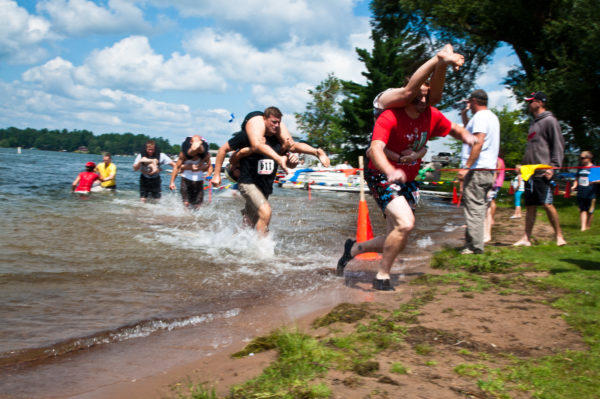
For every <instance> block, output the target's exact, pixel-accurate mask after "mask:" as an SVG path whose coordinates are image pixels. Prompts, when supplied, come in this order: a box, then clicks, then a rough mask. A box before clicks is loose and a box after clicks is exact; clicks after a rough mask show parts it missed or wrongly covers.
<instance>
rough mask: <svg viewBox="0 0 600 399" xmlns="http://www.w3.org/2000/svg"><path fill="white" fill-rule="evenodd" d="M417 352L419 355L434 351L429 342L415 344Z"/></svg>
mask: <svg viewBox="0 0 600 399" xmlns="http://www.w3.org/2000/svg"><path fill="white" fill-rule="evenodd" d="M415 352H417V355H421V356H427V355H430V354H431V352H433V347H432V346H431V345H428V344H417V345H415Z"/></svg>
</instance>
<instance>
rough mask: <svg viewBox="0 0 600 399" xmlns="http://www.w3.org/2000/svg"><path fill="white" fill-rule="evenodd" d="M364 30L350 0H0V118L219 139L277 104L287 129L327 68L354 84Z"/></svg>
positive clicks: (484, 79)
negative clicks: (252, 115) (231, 119)
mask: <svg viewBox="0 0 600 399" xmlns="http://www.w3.org/2000/svg"><path fill="white" fill-rule="evenodd" d="M369 36H370V26H369V8H368V1H360V0H328V1H325V2H323V1H321V0H260V1H258V0H245V1H243V2H241V1H238V0H168V1H167V0H108V1H89V0H43V1H37V2H36V1H22V0H21V1H14V0H0V92H1V93H2V96H0V127H9V126H15V127H19V128H25V127H33V128H49V129H63V128H65V129H68V130H73V129H87V130H91V131H93V132H94V133H96V134H101V133H109V132H116V133H124V132H132V133H136V134H137V133H143V134H148V135H150V136H162V137H164V138H167V139H169V140H170V141H171V143H172V144H175V143H179V142H180V141H182V140H183V139H184V138H185V137H186V136H188V135H190V134H196V133H197V134H200V135H202V136H204V137H205V138H206V139H208V140H209V141H210V142H215V143H217V144H222V143H224V142H225V141H226V140H227V139H228V138H229V136H230V134H231V133H232V132H234V131H236V130H237V129H238V128H239V123H240V122H241V119H242V118H243V117H244V115H245V114H246V113H248V112H250V111H253V110H257V109H259V110H260V109H264V108H265V107H267V106H269V105H276V106H278V107H279V108H280V109H281V110H282V111H283V113H284V115H285V116H284V122H285V123H286V124H287V125H288V127H289V128H290V130H291V131H292V133H296V124H295V121H294V118H293V114H294V112H303V111H304V107H305V105H306V103H307V102H308V101H309V100H310V97H309V95H308V93H307V90H308V89H311V88H314V87H315V86H316V85H317V84H318V83H319V82H321V81H322V80H323V79H324V78H325V77H326V76H327V74H328V73H330V72H333V73H334V74H335V75H336V76H337V77H339V78H342V79H349V80H354V81H356V82H359V83H364V78H363V77H362V75H361V72H362V71H363V65H362V64H361V63H360V62H359V61H358V59H357V57H356V53H355V51H354V49H355V48H356V47H361V48H371V41H370V38H369ZM517 62H518V61H517V59H516V57H515V56H514V55H513V54H512V53H511V51H510V50H509V49H507V48H503V49H501V50H500V51H498V53H497V55H496V57H495V58H494V62H493V63H492V64H491V65H490V66H489V68H488V69H487V70H486V71H485V73H484V74H482V76H481V77H480V78H479V79H478V81H477V85H478V86H479V87H481V88H484V89H485V90H487V91H488V94H489V96H490V105H491V106H492V107H495V106H498V107H500V106H503V105H504V104H507V105H509V107H515V106H517V104H516V102H515V101H514V99H512V98H511V97H510V92H509V91H507V90H506V89H504V88H503V87H502V86H501V84H500V82H501V81H502V78H503V77H504V76H505V74H506V72H507V71H508V70H509V69H510V67H511V66H512V65H514V64H516V63H517ZM449 73H451V72H449ZM230 113H234V114H235V116H236V120H235V121H234V122H233V123H229V122H228V121H229V115H230ZM446 115H447V116H448V117H449V118H450V119H451V120H453V121H455V122H459V120H458V115H457V114H456V113H447V114H446ZM432 144H433V143H432ZM442 145H443V143H442V142H440V143H435V145H434V146H433V148H432V147H431V146H430V148H432V150H431V151H432V153H433V152H436V151H439V150H438V149H437V147H440V146H442Z"/></svg>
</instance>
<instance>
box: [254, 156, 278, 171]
mask: <svg viewBox="0 0 600 399" xmlns="http://www.w3.org/2000/svg"><path fill="white" fill-rule="evenodd" d="M274 170H275V161H273V160H272V159H260V160H259V161H258V171H257V172H258V174H259V175H270V174H271V173H273V171H274Z"/></svg>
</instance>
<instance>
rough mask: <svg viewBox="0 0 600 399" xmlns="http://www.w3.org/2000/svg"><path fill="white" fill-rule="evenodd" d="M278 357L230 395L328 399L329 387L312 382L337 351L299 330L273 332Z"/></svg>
mask: <svg viewBox="0 0 600 399" xmlns="http://www.w3.org/2000/svg"><path fill="white" fill-rule="evenodd" d="M269 341H273V342H274V343H275V348H276V350H277V352H278V358H277V360H276V361H275V362H274V363H273V364H271V365H270V366H269V367H267V368H266V369H265V370H264V371H263V373H262V374H261V375H260V376H258V377H256V378H254V379H252V380H250V381H248V382H246V383H244V384H242V385H239V386H235V387H233V388H232V389H231V393H230V396H229V398H232V399H238V398H240V399H241V398H298V397H300V398H328V397H329V396H330V395H331V392H330V390H329V388H327V387H326V386H324V385H323V384H312V385H311V384H310V382H311V381H313V380H314V379H315V378H317V377H319V376H322V375H323V374H324V373H325V372H326V371H327V370H328V368H329V367H330V366H331V364H332V361H333V360H334V359H335V358H336V357H337V354H336V353H335V352H334V351H332V350H331V349H330V348H327V347H326V346H325V345H323V344H321V343H320V342H319V341H317V340H316V339H314V338H313V337H310V336H308V335H306V334H302V333H300V332H298V331H294V332H289V331H284V330H277V331H275V332H274V333H272V334H271V339H270V340H269Z"/></svg>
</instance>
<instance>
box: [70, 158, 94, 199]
mask: <svg viewBox="0 0 600 399" xmlns="http://www.w3.org/2000/svg"><path fill="white" fill-rule="evenodd" d="M95 168H96V164H95V163H94V162H91V161H90V162H88V163H86V164H85V172H81V173H80V174H79V175H78V176H77V178H76V179H75V180H74V181H73V184H72V185H71V192H72V193H75V194H89V193H90V191H91V190H92V185H93V184H94V182H95V181H96V180H100V176H99V175H98V174H97V173H94V169H95Z"/></svg>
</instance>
